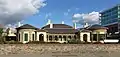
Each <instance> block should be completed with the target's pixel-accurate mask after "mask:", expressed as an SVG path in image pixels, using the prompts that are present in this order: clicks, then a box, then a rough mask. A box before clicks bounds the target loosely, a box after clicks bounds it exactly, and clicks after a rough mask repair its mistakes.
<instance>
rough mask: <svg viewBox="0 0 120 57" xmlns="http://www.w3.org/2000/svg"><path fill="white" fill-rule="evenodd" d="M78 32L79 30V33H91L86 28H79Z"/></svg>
mask: <svg viewBox="0 0 120 57" xmlns="http://www.w3.org/2000/svg"><path fill="white" fill-rule="evenodd" d="M79 30H80V32H91V31H90V30H88V29H86V28H80V29H79Z"/></svg>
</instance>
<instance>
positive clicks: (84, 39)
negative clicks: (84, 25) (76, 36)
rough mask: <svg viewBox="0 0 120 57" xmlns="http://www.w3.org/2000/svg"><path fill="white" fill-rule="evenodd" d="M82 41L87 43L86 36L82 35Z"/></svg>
mask: <svg viewBox="0 0 120 57" xmlns="http://www.w3.org/2000/svg"><path fill="white" fill-rule="evenodd" d="M83 41H85V42H87V34H84V35H83Z"/></svg>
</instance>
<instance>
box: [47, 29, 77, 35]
mask: <svg viewBox="0 0 120 57" xmlns="http://www.w3.org/2000/svg"><path fill="white" fill-rule="evenodd" d="M45 30H46V31H47V32H48V33H51V34H52V33H53V34H74V33H76V32H78V30H77V29H45Z"/></svg>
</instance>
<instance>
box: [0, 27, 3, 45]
mask: <svg viewBox="0 0 120 57" xmlns="http://www.w3.org/2000/svg"><path fill="white" fill-rule="evenodd" d="M2 34H3V28H0V43H2V42H3V35H2Z"/></svg>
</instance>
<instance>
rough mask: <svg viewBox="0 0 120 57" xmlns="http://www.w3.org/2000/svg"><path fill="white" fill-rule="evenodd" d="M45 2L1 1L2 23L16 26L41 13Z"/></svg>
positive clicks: (0, 21)
mask: <svg viewBox="0 0 120 57" xmlns="http://www.w3.org/2000/svg"><path fill="white" fill-rule="evenodd" d="M44 2H45V0H0V23H1V24H4V25H6V24H14V23H16V22H19V21H21V20H24V19H25V18H26V17H28V16H31V15H33V14H36V13H38V12H39V9H40V8H41V7H44V6H45V5H46V3H44Z"/></svg>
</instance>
